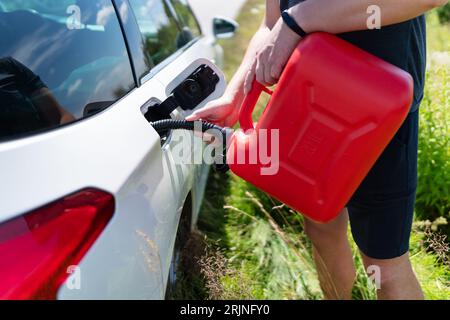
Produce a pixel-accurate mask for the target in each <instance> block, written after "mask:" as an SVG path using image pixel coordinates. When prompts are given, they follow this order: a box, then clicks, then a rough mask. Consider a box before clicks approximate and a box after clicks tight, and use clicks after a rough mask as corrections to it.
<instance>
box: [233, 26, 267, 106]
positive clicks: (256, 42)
mask: <svg viewBox="0 0 450 320" xmlns="http://www.w3.org/2000/svg"><path fill="white" fill-rule="evenodd" d="M269 32H270V30H269V29H268V27H267V26H266V25H265V24H264V23H263V24H262V25H261V27H260V28H259V30H258V31H257V32H256V34H255V35H254V36H253V38H252V40H251V41H250V44H249V46H248V49H247V52H246V53H245V56H244V59H243V61H242V63H241V65H240V67H239V69H238V70H237V71H236V73H235V74H234V76H233V78H232V79H231V80H230V83H229V85H228V87H227V93H229V94H231V95H232V96H233V97H234V98H235V100H236V101H235V103H237V104H240V103H241V102H242V101H243V99H244V92H243V85H244V81H245V76H246V74H247V72H248V70H249V69H250V67H251V65H252V63H253V61H254V60H255V56H256V53H257V52H258V48H259V46H260V45H261V43H263V41H264V39H265V37H266V36H267V34H268V33H269Z"/></svg>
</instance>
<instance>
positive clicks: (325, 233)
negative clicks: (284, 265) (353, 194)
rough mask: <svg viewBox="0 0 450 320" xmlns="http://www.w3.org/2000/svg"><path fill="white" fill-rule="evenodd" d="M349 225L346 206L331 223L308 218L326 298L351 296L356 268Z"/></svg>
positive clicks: (308, 231) (308, 230)
mask: <svg viewBox="0 0 450 320" xmlns="http://www.w3.org/2000/svg"><path fill="white" fill-rule="evenodd" d="M347 227H348V213H347V210H346V209H345V210H343V211H342V213H341V214H340V215H339V216H338V217H337V218H336V219H335V220H333V221H332V222H330V223H327V224H319V223H315V222H313V221H310V220H305V232H306V234H307V235H308V237H309V238H310V239H311V242H312V243H313V246H314V250H313V251H314V252H313V254H314V260H315V262H316V267H317V272H318V274H319V281H320V285H321V287H322V290H323V293H324V295H325V298H326V299H351V294H352V288H353V284H354V281H355V278H356V270H355V266H354V262H353V256H352V251H351V248H350V244H349V241H348V236H347Z"/></svg>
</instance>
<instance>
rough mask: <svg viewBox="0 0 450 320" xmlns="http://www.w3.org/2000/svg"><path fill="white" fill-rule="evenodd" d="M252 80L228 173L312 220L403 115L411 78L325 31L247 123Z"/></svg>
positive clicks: (337, 207) (312, 38) (298, 54)
mask: <svg viewBox="0 0 450 320" xmlns="http://www.w3.org/2000/svg"><path fill="white" fill-rule="evenodd" d="M262 91H266V92H269V93H271V92H270V91H269V90H267V89H266V88H264V87H262V86H261V85H259V84H256V83H255V84H254V85H253V88H252V91H251V92H250V93H249V95H248V96H247V97H246V98H245V100H244V102H243V105H242V107H241V110H240V118H239V120H240V125H241V129H242V130H240V131H238V132H236V133H235V134H234V135H233V136H232V138H231V141H230V144H229V148H228V152H227V163H228V165H229V167H230V169H231V171H232V172H233V173H235V174H236V175H238V176H239V177H241V178H243V179H244V180H246V181H248V182H250V183H251V184H253V185H255V186H256V187H258V188H259V189H261V190H262V191H264V192H266V193H268V194H269V195H271V196H273V197H274V198H276V199H278V200H280V201H281V202H283V203H285V204H286V205H288V206H289V207H291V208H292V209H294V210H297V211H299V212H300V213H302V214H304V215H305V216H307V217H309V218H310V219H312V220H315V221H318V222H327V221H330V220H332V219H334V218H335V217H336V216H337V215H338V214H339V212H340V211H341V210H342V209H343V208H344V207H345V206H346V204H347V202H348V201H349V200H350V198H351V196H352V195H353V193H354V192H355V191H356V189H357V188H358V186H359V185H360V183H361V182H362V180H363V179H364V177H365V176H366V175H367V173H368V172H369V170H370V169H371V167H372V166H373V165H374V163H375V161H376V160H377V159H378V157H379V156H380V155H381V153H382V152H383V150H384V149H385V147H386V146H387V145H388V143H389V142H390V140H391V139H392V138H393V136H394V134H395V133H396V132H397V130H398V129H399V128H400V126H401V124H402V123H403V121H404V120H405V118H406V116H407V114H408V112H409V109H410V106H411V103H412V99H413V81H412V78H411V76H410V75H409V74H408V73H407V72H405V71H403V70H401V69H399V68H397V67H395V66H393V65H391V64H389V63H387V62H385V61H383V60H381V59H379V58H377V57H375V56H373V55H371V54H369V53H367V52H365V51H363V50H361V49H359V48H357V47H356V46H353V45H351V44H349V43H348V42H346V41H344V40H342V39H340V38H338V37H336V36H333V35H330V34H326V33H314V34H311V35H309V36H308V37H306V38H305V39H304V40H302V41H301V42H300V44H299V45H298V47H297V48H296V49H295V51H294V53H293V54H292V56H291V58H290V60H289V62H288V63H287V66H286V68H285V70H284V72H283V74H282V76H281V78H280V80H279V82H278V85H277V87H276V89H275V91H274V92H273V93H272V96H271V98H270V101H269V103H268V105H267V107H266V108H265V110H264V113H263V115H262V116H261V118H260V119H259V121H258V122H257V123H256V125H254V123H253V119H252V112H253V110H254V108H255V105H256V103H257V101H258V99H259V96H260V94H261V92H262Z"/></svg>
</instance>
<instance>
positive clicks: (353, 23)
mask: <svg viewBox="0 0 450 320" xmlns="http://www.w3.org/2000/svg"><path fill="white" fill-rule="evenodd" d="M447 2H448V0H344V1H343V0H307V1H305V2H302V3H299V4H298V5H296V6H294V7H293V8H291V9H290V12H291V13H292V16H293V17H294V18H295V20H296V21H297V23H298V24H299V25H300V26H301V27H302V28H303V29H304V30H305V31H306V32H308V33H310V32H316V31H325V32H329V33H342V32H349V31H357V30H364V29H367V18H368V17H369V16H368V13H367V8H369V6H373V5H376V6H378V7H379V8H380V13H381V26H387V25H391V24H395V23H400V22H403V21H406V20H410V19H413V18H415V17H417V16H420V15H422V14H424V13H425V12H427V11H429V10H431V9H433V8H436V7H439V6H443V5H445V4H446V3H447Z"/></svg>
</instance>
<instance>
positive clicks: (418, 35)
mask: <svg viewBox="0 0 450 320" xmlns="http://www.w3.org/2000/svg"><path fill="white" fill-rule="evenodd" d="M302 1H304V0H280V7H281V8H282V10H284V9H286V8H288V7H290V6H293V5H295V4H298V3H299V2H302ZM338 36H340V37H341V38H342V39H344V40H347V41H348V42H350V43H352V44H354V45H356V46H358V47H360V48H361V49H363V50H365V51H367V52H370V53H372V54H373V55H375V56H377V57H379V58H381V59H383V60H385V61H387V62H390V63H391V64H393V65H395V66H397V67H399V68H401V69H403V70H405V71H407V72H408V73H410V74H411V76H412V77H413V79H414V101H413V105H412V107H411V111H412V112H413V111H416V110H417V108H418V107H419V105H420V102H421V101H422V98H423V92H424V84H425V67H426V22H425V16H424V15H422V16H419V17H417V18H415V19H412V20H408V21H405V22H402V23H398V24H394V25H391V26H386V27H382V28H381V29H379V30H377V29H374V30H363V31H355V32H348V33H343V34H340V35H338Z"/></svg>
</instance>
